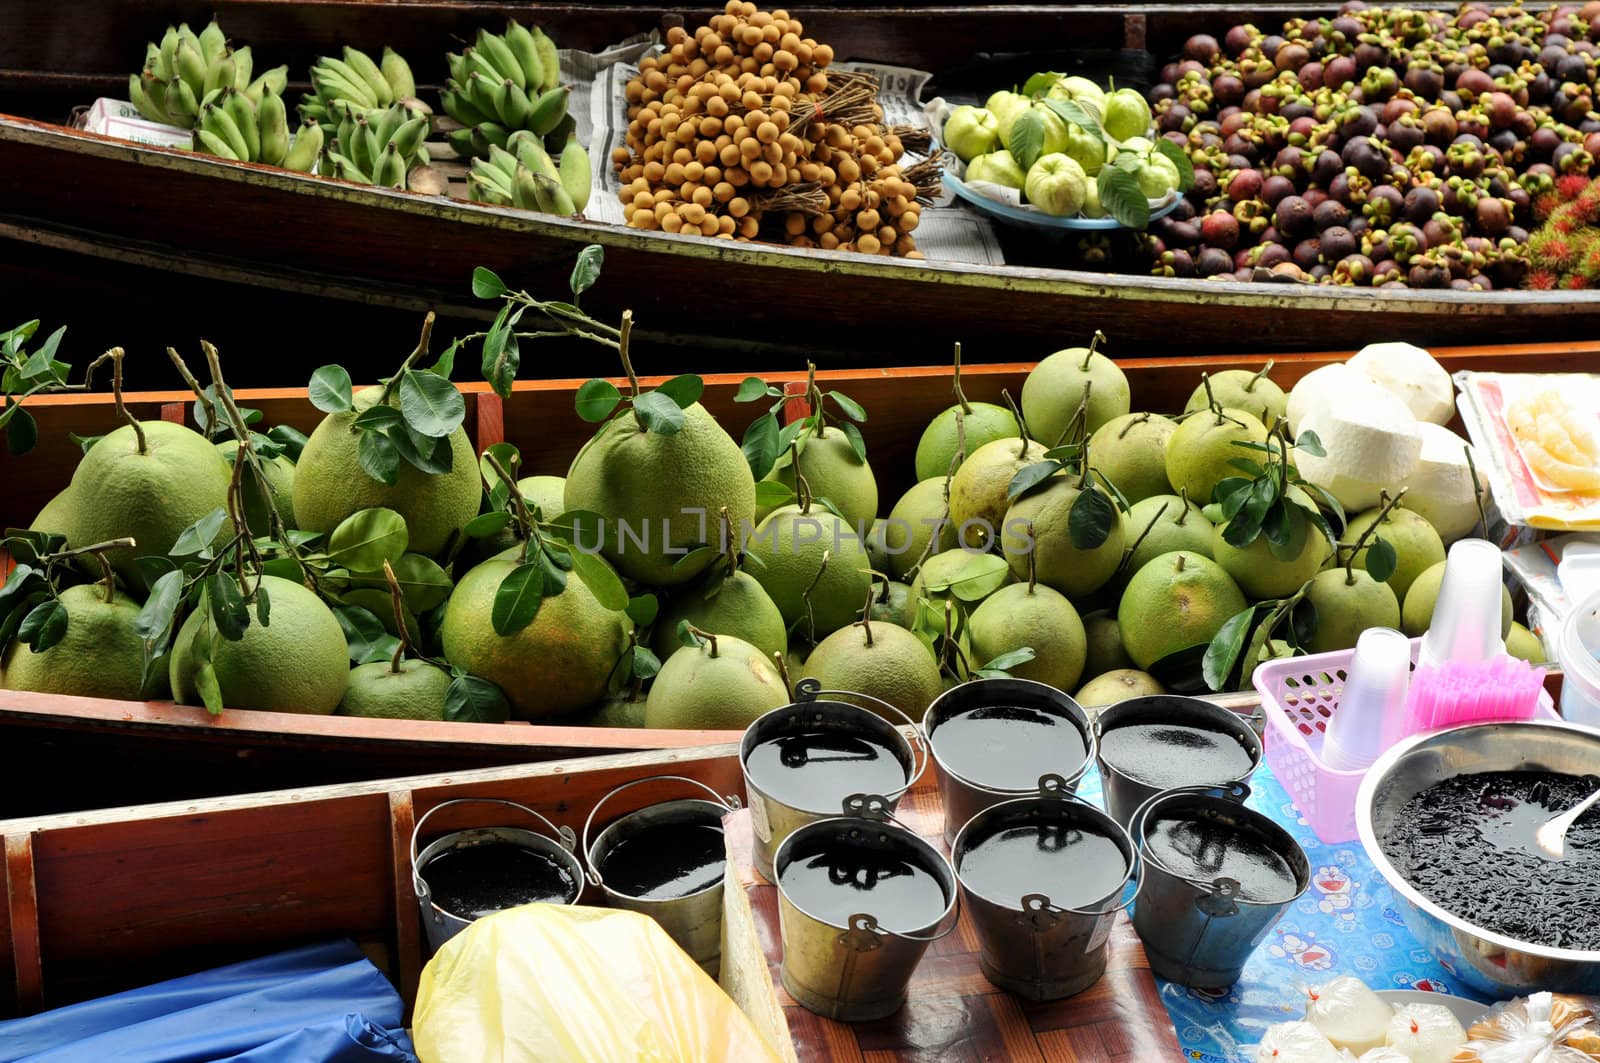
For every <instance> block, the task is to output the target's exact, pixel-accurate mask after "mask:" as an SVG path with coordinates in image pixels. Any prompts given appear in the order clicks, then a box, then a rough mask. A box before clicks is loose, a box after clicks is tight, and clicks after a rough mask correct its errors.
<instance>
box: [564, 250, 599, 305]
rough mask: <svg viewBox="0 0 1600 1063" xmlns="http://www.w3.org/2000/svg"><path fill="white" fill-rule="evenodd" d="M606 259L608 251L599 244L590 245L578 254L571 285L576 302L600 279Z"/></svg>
mask: <svg viewBox="0 0 1600 1063" xmlns="http://www.w3.org/2000/svg"><path fill="white" fill-rule="evenodd" d="M605 258H606V249H605V248H603V247H601V246H600V245H599V244H590V245H589V246H588V247H585V248H584V249H583V250H582V251H579V252H578V261H577V262H576V263H574V264H573V267H572V279H571V285H570V286H571V288H572V298H573V299H574V300H576V299H577V298H578V296H580V295H582V294H583V293H584V292H586V291H588V290H589V289H590V288H592V287H593V286H594V282H595V281H597V280H599V279H600V267H601V265H602V264H604V262H605Z"/></svg>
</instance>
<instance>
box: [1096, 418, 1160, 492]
mask: <svg viewBox="0 0 1600 1063" xmlns="http://www.w3.org/2000/svg"><path fill="white" fill-rule="evenodd" d="M1177 430H1178V424H1177V422H1176V421H1172V420H1169V419H1168V418H1166V417H1162V416H1161V415H1160V414H1155V413H1129V414H1124V415H1123V416H1121V417H1116V418H1113V419H1111V420H1109V421H1107V422H1106V423H1105V424H1103V425H1101V426H1100V427H1099V429H1097V430H1096V431H1095V433H1094V435H1092V436H1090V437H1089V464H1090V465H1091V466H1092V467H1093V468H1094V469H1096V470H1098V471H1099V472H1100V473H1101V474H1103V475H1104V476H1105V477H1106V479H1108V480H1110V481H1111V482H1112V483H1114V484H1116V485H1117V490H1119V491H1121V492H1122V495H1123V497H1124V498H1126V499H1127V500H1128V501H1129V502H1130V503H1132V502H1137V501H1139V500H1140V499H1144V498H1149V497H1150V496H1151V495H1164V494H1166V493H1167V491H1168V486H1167V440H1168V439H1169V438H1171V436H1172V433H1174V432H1176V431H1177Z"/></svg>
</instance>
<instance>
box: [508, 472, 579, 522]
mask: <svg viewBox="0 0 1600 1063" xmlns="http://www.w3.org/2000/svg"><path fill="white" fill-rule="evenodd" d="M517 490H518V491H521V492H522V500H523V501H524V502H526V503H528V508H529V509H535V508H537V509H538V510H539V515H540V516H541V517H543V518H544V519H545V520H555V519H556V518H557V517H559V516H561V514H563V513H565V512H566V502H565V496H566V490H567V478H566V477H565V476H524V477H523V478H522V479H520V480H518V481H517Z"/></svg>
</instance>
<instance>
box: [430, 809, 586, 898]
mask: <svg viewBox="0 0 1600 1063" xmlns="http://www.w3.org/2000/svg"><path fill="white" fill-rule="evenodd" d="M451 805H504V806H506V807H507V808H514V809H516V810H518V811H519V812H526V813H527V814H528V815H530V816H532V817H533V818H534V819H536V820H538V821H539V822H540V823H543V824H544V825H545V826H546V827H549V828H550V830H551V832H552V833H554V834H555V836H556V840H557V841H558V842H560V843H561V847H562V848H563V849H565V850H567V852H569V853H570V852H571V851H572V849H573V847H574V846H576V845H577V844H578V838H577V835H575V834H573V833H572V828H571V827H558V826H556V825H555V824H554V823H551V822H550V821H549V820H548V819H545V818H544V817H543V816H541V815H540V814H539V813H537V812H535V811H534V810H533V809H531V808H529V807H528V806H527V805H519V804H517V802H515V801H508V800H506V799H505V798H503V797H457V798H453V799H451V800H449V801H444V802H441V803H439V804H437V805H434V806H433V807H432V808H430V809H428V811H426V812H424V813H423V814H422V818H421V819H419V820H417V825H416V826H415V827H413V828H411V883H412V885H413V886H414V887H416V890H417V895H418V896H420V897H422V898H423V899H424V900H427V899H428V897H429V896H430V893H429V890H428V884H427V883H426V882H424V881H423V878H422V875H421V873H420V871H419V870H418V868H417V839H418V838H420V837H421V836H422V825H423V824H424V823H426V822H428V820H429V819H430V818H432V816H433V814H434V813H435V812H437V811H439V810H440V809H441V808H449V807H450V806H451Z"/></svg>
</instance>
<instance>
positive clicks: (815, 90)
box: [806, 73, 828, 96]
mask: <svg viewBox="0 0 1600 1063" xmlns="http://www.w3.org/2000/svg"><path fill="white" fill-rule="evenodd" d="M806 91H807V92H809V93H811V95H813V96H821V95H822V94H823V93H824V92H826V91H828V75H826V74H823V73H816V74H812V75H811V76H810V77H808V78H806Z"/></svg>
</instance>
